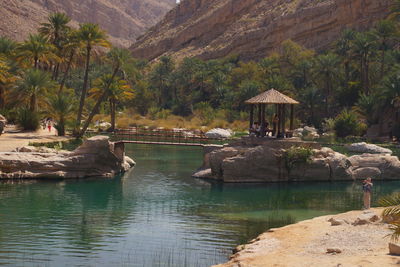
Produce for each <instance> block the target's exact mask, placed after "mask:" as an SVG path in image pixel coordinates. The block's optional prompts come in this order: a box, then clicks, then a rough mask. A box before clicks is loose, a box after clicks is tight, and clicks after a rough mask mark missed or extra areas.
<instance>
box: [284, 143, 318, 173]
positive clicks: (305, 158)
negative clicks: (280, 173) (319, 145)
mask: <svg viewBox="0 0 400 267" xmlns="http://www.w3.org/2000/svg"><path fill="white" fill-rule="evenodd" d="M312 156H313V151H312V149H311V148H307V147H296V146H292V147H291V148H289V149H286V150H285V152H284V153H283V160H284V162H285V168H286V170H287V171H288V173H289V175H290V172H291V170H292V169H293V168H294V167H296V166H299V165H302V164H307V163H309V162H310V161H311V157H312Z"/></svg>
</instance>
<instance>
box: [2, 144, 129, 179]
mask: <svg viewBox="0 0 400 267" xmlns="http://www.w3.org/2000/svg"><path fill="white" fill-rule="evenodd" d="M115 147H116V146H114V143H110V142H109V137H107V136H95V137H92V138H89V139H87V140H85V141H84V143H83V144H82V145H81V146H80V147H78V148H77V149H76V150H74V151H72V152H62V153H59V152H57V151H54V150H49V151H47V152H36V151H35V149H32V152H3V153H0V178H6V179H13V178H18V179H20V178H84V177H92V176H99V177H113V176H114V175H115V174H117V173H120V172H124V171H126V170H127V169H129V168H131V167H132V166H134V162H133V160H131V159H129V158H128V157H122V156H120V154H119V153H114V152H116V150H114V148H115ZM28 149H29V148H28ZM122 154H123V153H122ZM122 154H121V155H122Z"/></svg>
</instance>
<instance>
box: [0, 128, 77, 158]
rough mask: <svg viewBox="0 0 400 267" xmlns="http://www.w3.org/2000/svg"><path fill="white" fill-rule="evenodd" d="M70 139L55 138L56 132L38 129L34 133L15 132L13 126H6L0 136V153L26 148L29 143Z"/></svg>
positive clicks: (66, 138)
mask: <svg viewBox="0 0 400 267" xmlns="http://www.w3.org/2000/svg"><path fill="white" fill-rule="evenodd" d="M69 138H70V137H63V136H56V130H55V129H54V128H52V130H51V132H49V131H48V130H47V129H46V130H43V129H39V130H38V131H36V132H24V131H17V130H16V129H15V127H13V126H7V127H6V129H5V133H3V134H2V135H0V152H9V151H11V150H13V149H15V148H17V147H22V146H27V145H28V144H29V143H31V142H54V141H64V140H68V139H69Z"/></svg>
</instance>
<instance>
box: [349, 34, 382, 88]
mask: <svg viewBox="0 0 400 267" xmlns="http://www.w3.org/2000/svg"><path fill="white" fill-rule="evenodd" d="M352 50H353V53H354V55H355V57H356V58H357V59H358V60H359V62H360V75H361V79H360V81H361V85H362V86H363V88H364V92H365V93H366V94H369V93H370V77H369V76H370V73H369V72H370V71H369V67H370V61H371V57H372V56H373V55H374V53H375V50H376V36H375V35H373V34H371V33H369V32H366V33H357V34H356V35H355V38H354V41H353V46H352Z"/></svg>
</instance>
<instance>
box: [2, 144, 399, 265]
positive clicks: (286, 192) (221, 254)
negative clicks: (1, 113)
mask: <svg viewBox="0 0 400 267" xmlns="http://www.w3.org/2000/svg"><path fill="white" fill-rule="evenodd" d="M127 153H128V154H129V155H130V156H132V157H133V158H134V159H135V160H136V162H137V167H136V168H135V169H133V170H132V171H130V172H129V173H126V174H125V175H123V176H122V177H116V178H115V179H108V180H104V179H90V180H80V181H53V182H48V181H38V182H35V181H28V182H6V183H2V184H0V265H5V266H209V265H211V264H216V263H222V262H225V261H226V260H227V258H228V256H229V255H230V253H231V249H232V248H234V247H235V246H236V245H238V244H241V243H245V242H247V241H248V240H250V239H252V238H254V237H256V236H257V235H258V234H260V233H261V232H263V231H265V230H266V229H268V228H270V227H278V226H283V225H286V224H289V223H293V222H295V221H299V220H303V219H307V218H311V217H314V216H319V215H324V214H331V213H336V212H343V211H347V210H351V209H359V208H360V207H361V192H360V191H361V189H360V185H359V184H353V183H291V184H267V185H265V184H264V185H260V184H228V185H222V184H213V183H210V182H207V181H203V180H197V179H193V178H191V177H190V175H191V173H192V171H193V170H195V169H196V168H197V167H198V166H200V165H201V160H202V151H201V149H196V148H185V147H183V148H182V147H167V146H165V147H163V146H140V145H132V146H129V147H128V150H127ZM398 188H400V182H385V183H375V187H374V199H376V198H377V197H378V196H380V195H384V194H388V193H391V192H394V191H395V190H397V189H398Z"/></svg>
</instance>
